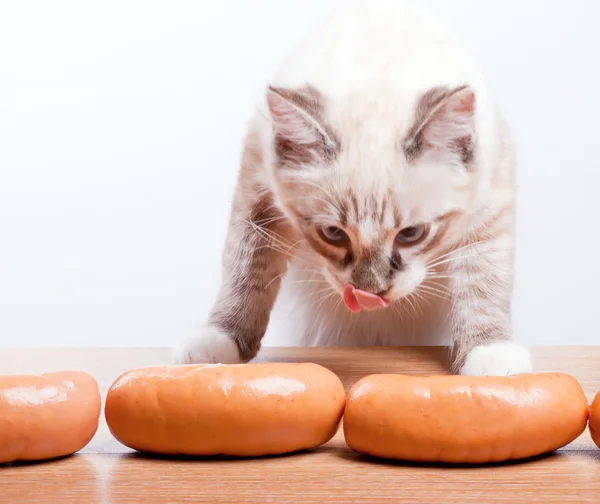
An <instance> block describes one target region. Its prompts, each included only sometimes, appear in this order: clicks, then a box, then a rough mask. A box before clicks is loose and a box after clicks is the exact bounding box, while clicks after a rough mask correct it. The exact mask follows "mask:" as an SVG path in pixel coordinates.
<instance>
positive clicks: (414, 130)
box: [402, 86, 473, 165]
mask: <svg viewBox="0 0 600 504" xmlns="http://www.w3.org/2000/svg"><path fill="white" fill-rule="evenodd" d="M467 87H468V86H459V87H456V88H454V89H450V88H448V87H444V86H437V87H433V88H431V89H429V90H428V91H427V92H425V93H424V94H423V95H422V96H421V98H420V99H419V101H418V103H417V107H416V110H415V118H414V121H413V124H412V126H411V127H410V128H409V130H408V133H407V134H406V136H405V138H404V140H403V142H402V148H403V150H404V155H405V157H406V159H407V161H408V162H409V163H410V162H412V161H414V160H415V159H417V158H419V157H420V156H421V155H422V154H423V152H424V151H425V150H427V149H428V148H431V145H430V144H429V143H428V142H427V138H426V135H425V132H426V129H427V126H428V125H429V124H430V123H431V122H432V121H435V120H436V119H437V117H438V116H439V114H440V113H441V112H442V111H443V109H444V107H445V105H446V104H447V102H448V100H449V99H450V98H451V97H453V96H454V95H455V94H456V93H459V92H460V91H463V90H465V89H467ZM471 105H472V104H471ZM467 106H468V104H467V103H463V102H460V104H459V106H458V107H456V108H455V110H456V111H457V112H466V111H467V109H466V107H467ZM448 147H449V148H450V149H451V150H452V151H454V152H456V153H457V154H458V155H459V157H460V159H461V161H462V162H463V164H465V165H468V164H470V163H471V161H472V159H473V142H472V138H471V137H461V138H455V139H453V140H452V141H451V142H450V144H449V145H448Z"/></svg>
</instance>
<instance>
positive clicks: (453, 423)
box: [343, 373, 588, 463]
mask: <svg viewBox="0 0 600 504" xmlns="http://www.w3.org/2000/svg"><path fill="white" fill-rule="evenodd" d="M587 419H588V404H587V400H586V397H585V394H584V392H583V390H582V388H581V386H580V384H579V383H578V382H577V381H576V380H575V379H574V378H573V377H572V376H569V375H565V374H560V373H539V374H522V375H515V376H510V377H492V376H489V377H467V376H430V377H416V376H403V375H373V376H368V377H366V378H363V379H362V380H360V381H359V382H357V383H356V384H355V385H354V386H353V387H352V389H351V390H350V391H349V393H348V399H347V403H346V410H345V413H344V427H343V428H344V436H345V438H346V443H347V444H348V446H350V448H352V449H353V450H355V451H357V452H361V453H365V454H369V455H373V456H376V457H382V458H391V459H404V460H411V461H421V462H449V463H486V462H500V461H504V460H509V459H521V458H527V457H532V456H535V455H540V454H543V453H547V452H551V451H554V450H556V449H558V448H560V447H562V446H564V445H566V444H568V443H570V442H571V441H573V440H574V439H576V438H577V437H578V436H579V435H580V434H581V433H582V432H583V431H584V430H585V428H586V425H587Z"/></svg>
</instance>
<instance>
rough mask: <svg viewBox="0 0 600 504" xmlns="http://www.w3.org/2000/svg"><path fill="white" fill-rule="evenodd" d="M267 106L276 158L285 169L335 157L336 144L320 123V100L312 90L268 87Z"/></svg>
mask: <svg viewBox="0 0 600 504" xmlns="http://www.w3.org/2000/svg"><path fill="white" fill-rule="evenodd" d="M267 105H268V107H269V111H270V113H271V119H272V122H273V134H274V137H275V147H276V150H277V155H278V156H279V157H280V159H281V160H282V161H283V162H284V163H285V164H286V165H287V166H288V167H293V166H294V165H306V164H309V163H314V162H323V161H327V160H331V159H332V157H335V155H336V153H337V151H338V149H339V142H338V141H337V139H336V138H335V135H334V134H333V132H332V131H331V130H330V129H329V128H328V127H327V126H326V125H325V123H324V121H323V109H324V104H323V98H322V96H321V95H320V94H319V93H318V92H316V90H314V89H312V88H306V89H301V90H293V89H286V88H274V87H269V88H268V89H267Z"/></svg>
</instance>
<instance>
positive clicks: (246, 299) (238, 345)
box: [173, 196, 291, 364]
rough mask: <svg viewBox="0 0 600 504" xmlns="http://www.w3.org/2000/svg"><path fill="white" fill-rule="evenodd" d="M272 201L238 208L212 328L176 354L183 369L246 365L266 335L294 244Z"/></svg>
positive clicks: (202, 331) (229, 236) (230, 232)
mask: <svg viewBox="0 0 600 504" xmlns="http://www.w3.org/2000/svg"><path fill="white" fill-rule="evenodd" d="M282 220H283V218H282V216H281V214H280V213H279V211H278V210H276V209H275V208H274V207H273V205H272V203H271V201H270V198H269V197H266V196H263V197H260V198H258V199H256V200H255V201H254V202H252V203H250V204H248V205H247V206H246V205H241V208H235V206H234V209H233V212H232V217H231V220H230V224H229V229H228V233H227V239H226V243H225V249H224V251H223V259H222V264H223V272H222V282H221V287H220V291H219V295H218V297H217V301H216V303H215V304H214V306H213V308H212V311H211V313H210V317H209V320H208V324H207V325H206V326H204V327H203V328H202V329H201V330H200V331H198V332H197V333H196V334H193V335H192V336H191V337H190V338H188V339H187V340H184V342H183V344H182V345H181V346H179V347H178V348H176V349H175V351H174V354H173V359H174V361H175V362H176V363H179V364H189V363H223V364H234V363H240V362H247V361H249V360H250V359H252V358H253V357H255V356H256V354H257V353H258V351H259V349H260V345H261V340H262V338H263V336H264V334H265V331H266V329H267V325H268V323H269V318H270V314H271V310H272V308H273V305H274V303H275V299H276V297H277V293H278V291H279V286H280V283H281V279H282V276H283V275H284V274H285V271H286V264H287V262H286V250H287V249H289V245H290V244H291V243H290V242H289V241H288V240H286V238H285V237H284V234H283V233H282V227H281V223H282Z"/></svg>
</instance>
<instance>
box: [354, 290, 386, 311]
mask: <svg viewBox="0 0 600 504" xmlns="http://www.w3.org/2000/svg"><path fill="white" fill-rule="evenodd" d="M344 302H345V303H346V306H347V307H348V309H349V310H350V311H353V312H359V311H360V310H368V311H371V310H376V309H378V308H387V307H388V306H389V305H390V302H389V301H388V300H387V299H385V298H383V297H382V296H380V295H378V294H372V293H371V292H367V291H364V290H360V289H356V288H355V287H354V286H353V285H350V284H348V285H346V287H345V288H344Z"/></svg>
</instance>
